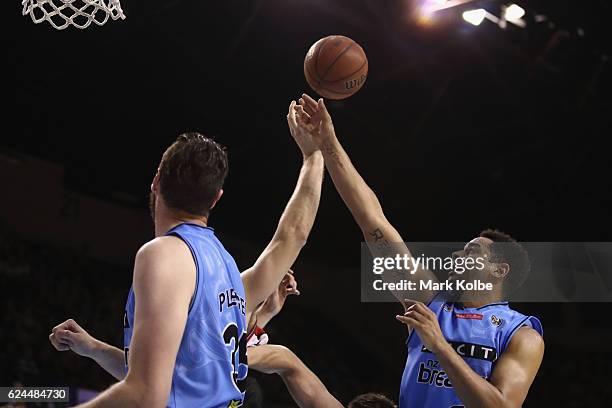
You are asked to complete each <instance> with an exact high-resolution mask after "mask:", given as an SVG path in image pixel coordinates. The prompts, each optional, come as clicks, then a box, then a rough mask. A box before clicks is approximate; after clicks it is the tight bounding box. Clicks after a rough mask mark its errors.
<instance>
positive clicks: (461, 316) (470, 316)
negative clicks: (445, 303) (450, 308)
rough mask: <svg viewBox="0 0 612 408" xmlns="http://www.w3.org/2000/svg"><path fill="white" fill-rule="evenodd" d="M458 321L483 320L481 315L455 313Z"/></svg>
mask: <svg viewBox="0 0 612 408" xmlns="http://www.w3.org/2000/svg"><path fill="white" fill-rule="evenodd" d="M455 317H456V318H457V319H470V320H482V315H481V314H480V313H455Z"/></svg>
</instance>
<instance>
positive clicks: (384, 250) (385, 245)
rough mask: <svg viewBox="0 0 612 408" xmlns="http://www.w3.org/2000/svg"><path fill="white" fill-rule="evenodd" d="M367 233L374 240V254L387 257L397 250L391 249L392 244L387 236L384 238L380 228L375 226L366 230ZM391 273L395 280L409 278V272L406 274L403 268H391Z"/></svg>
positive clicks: (394, 253)
mask: <svg viewBox="0 0 612 408" xmlns="http://www.w3.org/2000/svg"><path fill="white" fill-rule="evenodd" d="M368 234H369V235H370V236H371V237H372V239H373V240H374V245H373V249H374V251H375V254H376V255H379V256H384V257H389V256H394V255H396V254H397V251H394V250H393V248H394V246H393V245H391V243H390V242H389V240H387V238H385V234H383V232H382V231H381V230H380V228H376V229H374V230H372V231H370V232H368ZM396 249H397V248H396ZM392 274H393V277H394V278H395V279H396V280H401V279H407V278H409V274H407V273H406V271H403V270H397V269H396V270H393V271H392Z"/></svg>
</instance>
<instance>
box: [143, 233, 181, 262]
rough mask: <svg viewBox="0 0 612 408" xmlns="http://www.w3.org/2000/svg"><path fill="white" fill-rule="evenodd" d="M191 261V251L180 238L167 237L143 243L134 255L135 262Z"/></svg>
mask: <svg viewBox="0 0 612 408" xmlns="http://www.w3.org/2000/svg"><path fill="white" fill-rule="evenodd" d="M184 260H192V257H191V251H190V249H189V247H188V246H187V244H186V243H185V242H184V241H183V240H182V239H180V238H178V237H176V236H173V235H167V236H161V237H157V238H155V239H152V240H151V241H149V242H147V243H145V244H144V245H142V246H141V247H140V249H138V252H137V253H136V262H163V263H168V262H170V263H172V262H180V261H184Z"/></svg>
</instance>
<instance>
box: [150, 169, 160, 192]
mask: <svg viewBox="0 0 612 408" xmlns="http://www.w3.org/2000/svg"><path fill="white" fill-rule="evenodd" d="M158 187H159V169H157V172H156V173H155V177H153V181H152V182H151V192H152V193H157V190H158Z"/></svg>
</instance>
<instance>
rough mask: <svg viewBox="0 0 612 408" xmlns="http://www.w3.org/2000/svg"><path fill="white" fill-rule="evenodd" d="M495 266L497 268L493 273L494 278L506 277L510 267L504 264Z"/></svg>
mask: <svg viewBox="0 0 612 408" xmlns="http://www.w3.org/2000/svg"><path fill="white" fill-rule="evenodd" d="M496 266H497V267H496V268H495V270H494V271H493V276H495V277H496V278H499V279H503V278H505V277H506V275H508V272H510V265H508V264H507V263H505V262H502V263H498V264H496Z"/></svg>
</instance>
